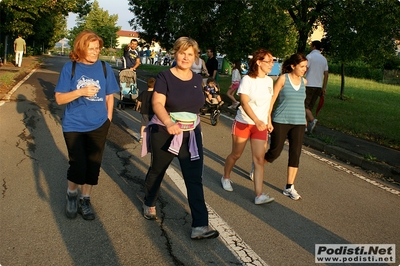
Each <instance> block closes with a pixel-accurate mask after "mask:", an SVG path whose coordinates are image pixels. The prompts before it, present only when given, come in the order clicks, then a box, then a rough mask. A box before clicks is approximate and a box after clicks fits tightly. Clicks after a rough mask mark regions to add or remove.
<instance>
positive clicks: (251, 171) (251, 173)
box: [249, 163, 254, 181]
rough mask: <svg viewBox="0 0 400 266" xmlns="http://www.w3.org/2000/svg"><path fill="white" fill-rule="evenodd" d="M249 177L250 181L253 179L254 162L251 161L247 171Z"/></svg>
mask: <svg viewBox="0 0 400 266" xmlns="http://www.w3.org/2000/svg"><path fill="white" fill-rule="evenodd" d="M249 177H250V180H251V181H254V163H251V170H250V173H249Z"/></svg>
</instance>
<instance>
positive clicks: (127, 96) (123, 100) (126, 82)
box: [118, 69, 139, 110]
mask: <svg viewBox="0 0 400 266" xmlns="http://www.w3.org/2000/svg"><path fill="white" fill-rule="evenodd" d="M119 86H120V92H119V96H120V99H119V101H118V108H119V109H122V110H124V109H125V106H126V105H132V106H133V108H135V107H136V104H137V97H138V96H139V89H138V88H137V82H136V72H135V71H132V70H130V69H124V70H121V71H120V72H119Z"/></svg>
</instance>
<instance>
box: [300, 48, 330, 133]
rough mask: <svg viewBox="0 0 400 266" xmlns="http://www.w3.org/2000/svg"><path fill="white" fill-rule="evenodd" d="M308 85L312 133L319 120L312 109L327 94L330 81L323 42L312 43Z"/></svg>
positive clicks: (307, 97)
mask: <svg viewBox="0 0 400 266" xmlns="http://www.w3.org/2000/svg"><path fill="white" fill-rule="evenodd" d="M307 60H308V63H307V68H308V69H307V73H306V79H307V86H306V100H305V108H306V118H307V124H308V125H307V131H308V133H312V131H313V130H314V128H315V125H316V124H317V122H318V120H317V119H315V118H314V116H313V113H312V109H313V107H314V105H315V102H316V101H317V99H318V97H319V96H321V95H325V93H326V84H327V83H328V62H327V60H326V58H325V57H324V56H323V55H322V54H321V42H320V41H313V42H312V43H311V52H310V53H309V54H308V55H307Z"/></svg>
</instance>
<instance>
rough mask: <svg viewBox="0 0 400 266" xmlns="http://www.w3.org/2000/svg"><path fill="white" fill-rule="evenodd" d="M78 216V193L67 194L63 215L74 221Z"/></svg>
mask: <svg viewBox="0 0 400 266" xmlns="http://www.w3.org/2000/svg"><path fill="white" fill-rule="evenodd" d="M77 214H78V192H76V193H73V194H69V193H67V206H66V208H65V215H67V217H68V218H70V219H74V218H76V215H77Z"/></svg>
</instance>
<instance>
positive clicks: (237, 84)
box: [231, 82, 240, 90]
mask: <svg viewBox="0 0 400 266" xmlns="http://www.w3.org/2000/svg"><path fill="white" fill-rule="evenodd" d="M239 84H240V82H233V83H232V85H231V90H236V89H237V88H239Z"/></svg>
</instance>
